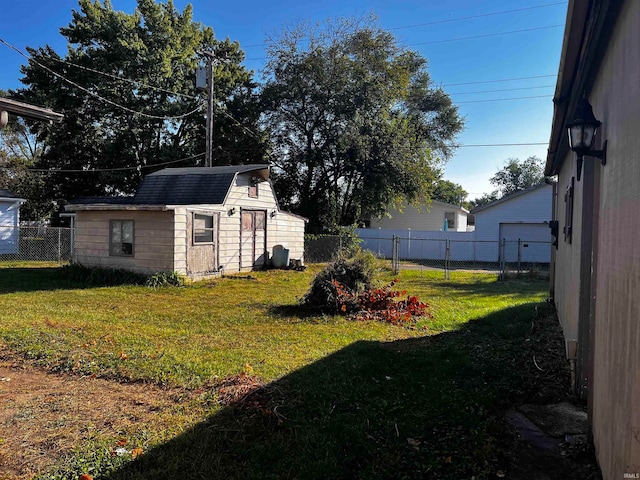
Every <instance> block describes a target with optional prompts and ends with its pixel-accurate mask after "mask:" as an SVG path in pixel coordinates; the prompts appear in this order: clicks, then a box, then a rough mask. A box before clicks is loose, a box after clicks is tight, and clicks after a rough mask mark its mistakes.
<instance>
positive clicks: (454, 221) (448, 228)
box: [444, 212, 457, 230]
mask: <svg viewBox="0 0 640 480" xmlns="http://www.w3.org/2000/svg"><path fill="white" fill-rule="evenodd" d="M447 215H451V216H452V217H453V222H452V224H453V225H449V219H448V218H447ZM456 216H457V215H456V212H444V219H445V220H446V221H447V230H455V229H456Z"/></svg>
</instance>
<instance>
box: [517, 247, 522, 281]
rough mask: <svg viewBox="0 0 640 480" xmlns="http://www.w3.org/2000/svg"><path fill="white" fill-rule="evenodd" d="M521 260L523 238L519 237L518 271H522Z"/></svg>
mask: <svg viewBox="0 0 640 480" xmlns="http://www.w3.org/2000/svg"><path fill="white" fill-rule="evenodd" d="M521 260H522V240H520V239H518V273H520V261H521Z"/></svg>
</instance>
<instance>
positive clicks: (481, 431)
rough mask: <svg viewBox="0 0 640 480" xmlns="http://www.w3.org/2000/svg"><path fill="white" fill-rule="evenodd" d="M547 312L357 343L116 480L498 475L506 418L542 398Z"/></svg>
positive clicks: (528, 307)
mask: <svg viewBox="0 0 640 480" xmlns="http://www.w3.org/2000/svg"><path fill="white" fill-rule="evenodd" d="M539 305H540V304H537V303H529V304H525V305H520V306H517V307H512V308H508V309H505V310H502V311H499V312H496V313H493V314H491V315H489V316H486V317H484V318H481V319H478V320H474V321H471V322H469V323H468V324H466V325H465V326H464V327H463V328H462V329H460V330H457V331H455V332H448V333H442V334H439V335H435V336H430V337H422V338H414V339H409V340H399V341H392V342H387V343H385V342H375V341H359V342H356V343H354V344H352V345H349V346H348V347H346V348H344V349H342V350H340V351H337V352H335V353H334V354H332V355H329V356H327V357H325V358H323V359H321V360H319V361H316V362H314V363H312V364H310V365H308V366H306V367H304V368H301V369H299V370H297V371H295V372H293V373H291V374H289V375H287V376H285V377H283V378H281V379H279V380H276V381H274V382H272V383H271V384H269V385H266V386H265V387H263V388H260V389H258V390H256V391H254V392H252V393H250V394H248V395H245V396H244V397H243V398H242V399H240V400H239V401H237V402H236V403H235V404H233V405H230V406H227V407H223V408H222V409H221V410H220V411H219V412H218V413H216V414H215V415H213V416H211V417H210V418H207V419H206V420H205V421H203V422H201V423H199V424H198V425H196V426H194V427H193V428H190V429H189V430H187V431H186V432H184V433H183V434H181V435H179V436H177V437H175V438H173V439H171V440H169V441H168V442H166V443H164V444H162V445H160V446H158V447H156V448H153V449H151V450H149V451H148V452H146V453H145V454H144V455H143V456H141V457H139V458H138V459H136V460H135V461H132V462H130V463H128V464H126V465H124V466H122V467H121V468H119V469H118V470H116V471H115V472H112V473H111V474H109V475H108V476H106V478H109V479H110V480H124V479H154V480H157V479H176V478H207V479H209V478H210V479H217V478H220V479H268V478H271V479H275V478H278V479H279V478H291V479H293V478H296V479H315V478H318V479H320V478H322V479H327V478H331V479H352V478H363V479H365V478H371V479H374V478H375V479H378V478H451V479H454V478H455V479H459V478H471V477H472V476H474V475H475V478H493V477H494V475H495V472H496V471H498V470H500V469H502V470H504V469H505V468H506V466H505V463H506V462H507V461H506V459H505V458H504V457H503V454H502V453H501V438H502V436H503V433H504V427H503V422H502V416H503V413H504V411H505V410H506V409H507V408H508V407H509V406H511V405H512V404H513V403H514V402H518V401H521V400H522V399H525V398H526V399H527V400H528V401H534V400H535V397H536V391H535V382H533V383H532V382H531V375H536V372H537V370H535V368H533V367H532V366H531V365H529V363H530V358H531V356H530V351H529V349H530V345H531V344H532V343H533V342H528V341H527V339H528V335H529V333H530V331H531V321H532V319H533V318H534V317H535V315H536V311H537V309H536V308H534V307H536V306H539ZM544 348H546V347H544ZM541 358H542V357H541V356H539V357H538V362H540V361H541V360H540V359H541Z"/></svg>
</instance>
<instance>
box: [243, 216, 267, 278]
mask: <svg viewBox="0 0 640 480" xmlns="http://www.w3.org/2000/svg"><path fill="white" fill-rule="evenodd" d="M266 219H267V212H266V210H242V225H241V227H240V268H242V269H245V268H261V267H264V266H265V265H266V257H267V235H266V224H267V222H266Z"/></svg>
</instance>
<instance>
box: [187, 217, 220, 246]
mask: <svg viewBox="0 0 640 480" xmlns="http://www.w3.org/2000/svg"><path fill="white" fill-rule="evenodd" d="M215 216H216V213H199V212H193V213H192V215H191V225H192V228H191V230H192V232H191V243H192V245H213V244H214V243H215V241H216V231H215V230H216V228H215V227H216V219H215ZM196 217H204V218H205V227H204V228H198V229H197V230H198V231H203V232H205V233H206V232H208V233H210V237H211V240H206V241H199V240H197V238H196V237H197V233H196ZM207 219H210V220H211V226H210V227H207V226H206V220H207Z"/></svg>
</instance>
